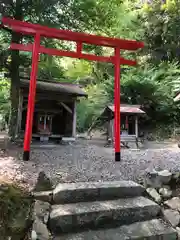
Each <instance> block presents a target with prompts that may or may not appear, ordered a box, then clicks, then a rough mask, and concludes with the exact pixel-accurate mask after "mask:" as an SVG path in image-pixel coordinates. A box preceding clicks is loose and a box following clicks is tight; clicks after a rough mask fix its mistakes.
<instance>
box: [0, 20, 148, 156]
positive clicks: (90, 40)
mask: <svg viewBox="0 0 180 240" xmlns="http://www.w3.org/2000/svg"><path fill="white" fill-rule="evenodd" d="M2 26H6V27H9V28H10V29H12V30H13V31H16V32H20V33H22V34H24V35H33V36H35V40H34V44H33V45H31V44H28V45H22V44H15V43H12V44H11V49H18V50H21V51H29V52H32V71H31V78H30V89H29V100H28V114H27V123H26V131H25V140H24V151H25V152H28V151H29V150H30V141H31V135H32V118H33V112H34V100H35V92H36V75H37V68H38V56H39V53H46V54H49V55H56V56H66V57H72V58H80V59H86V60H90V61H101V62H111V63H113V64H114V66H115V73H114V74H115V84H114V97H115V100H114V104H115V160H116V161H120V65H122V64H127V65H131V66H134V65H136V61H133V60H127V59H124V58H121V57H120V50H121V49H122V50H137V49H139V48H143V47H144V44H143V43H142V42H137V41H132V40H124V39H118V38H110V37H103V36H96V35H92V34H85V33H78V32H72V31H69V30H60V29H54V28H49V27H46V26H41V25H39V24H32V23H27V22H22V21H18V20H15V19H11V18H7V17H3V18H2V24H1V25H0V27H2ZM40 37H47V38H56V39H60V40H67V41H73V42H76V44H77V49H76V50H77V51H76V52H72V51H64V50H57V49H50V48H45V47H43V46H40ZM83 44H91V45H98V46H106V47H112V48H114V49H115V56H110V57H105V56H96V55H92V54H84V53H82V45H83Z"/></svg>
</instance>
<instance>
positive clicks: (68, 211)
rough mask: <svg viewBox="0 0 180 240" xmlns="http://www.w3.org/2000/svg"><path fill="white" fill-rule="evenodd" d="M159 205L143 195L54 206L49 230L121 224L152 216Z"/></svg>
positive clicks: (158, 209)
mask: <svg viewBox="0 0 180 240" xmlns="http://www.w3.org/2000/svg"><path fill="white" fill-rule="evenodd" d="M159 212H160V207H159V205H157V204H156V203H155V202H153V201H151V200H149V199H146V198H144V197H135V198H127V199H118V200H109V201H95V202H81V203H71V204H64V205H54V206H52V210H51V213H50V218H49V227H50V229H51V231H52V232H68V231H75V230H76V229H82V228H83V229H84V228H92V229H93V228H96V227H100V226H114V225H115V224H118V225H122V224H125V223H132V222H136V221H141V220H149V219H152V218H153V217H156V216H157V214H158V213H159Z"/></svg>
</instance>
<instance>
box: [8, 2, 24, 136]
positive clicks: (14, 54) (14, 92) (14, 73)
mask: <svg viewBox="0 0 180 240" xmlns="http://www.w3.org/2000/svg"><path fill="white" fill-rule="evenodd" d="M15 4H16V6H15V15H14V18H15V19H17V20H22V4H21V0H17V1H16V3H15ZM21 37H22V36H21V34H19V33H16V32H12V38H11V41H12V42H14V43H20V41H21ZM19 65H20V56H19V51H18V50H12V51H11V68H10V75H11V93H10V97H11V116H10V126H9V135H10V137H11V139H12V140H14V139H15V137H16V130H17V120H18V119H17V118H18V106H19V89H20V78H19Z"/></svg>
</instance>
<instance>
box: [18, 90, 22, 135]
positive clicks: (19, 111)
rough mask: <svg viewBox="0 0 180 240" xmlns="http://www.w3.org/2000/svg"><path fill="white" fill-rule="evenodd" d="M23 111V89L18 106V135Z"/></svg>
mask: <svg viewBox="0 0 180 240" xmlns="http://www.w3.org/2000/svg"><path fill="white" fill-rule="evenodd" d="M22 111H23V94H22V91H21V90H20V92H19V107H18V121H17V127H16V136H18V135H19V133H20V131H21V121H22Z"/></svg>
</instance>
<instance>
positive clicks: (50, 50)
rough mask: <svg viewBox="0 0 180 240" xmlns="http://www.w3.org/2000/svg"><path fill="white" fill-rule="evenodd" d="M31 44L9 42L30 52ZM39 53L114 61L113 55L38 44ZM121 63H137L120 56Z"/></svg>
mask: <svg viewBox="0 0 180 240" xmlns="http://www.w3.org/2000/svg"><path fill="white" fill-rule="evenodd" d="M32 46H33V45H32V44H27V45H23V44H17V43H11V47H10V48H11V49H14V50H20V51H27V52H32ZM39 52H40V53H45V54H48V55H55V56H65V57H71V58H80V59H86V60H89V61H100V62H111V63H114V56H110V57H105V56H96V55H92V54H85V53H79V52H72V51H64V50H57V49H54V48H45V47H43V46H40V48H39ZM120 61H121V64H123V65H129V66H135V65H136V64H137V62H136V61H134V60H129V59H125V58H122V57H121V58H120Z"/></svg>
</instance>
